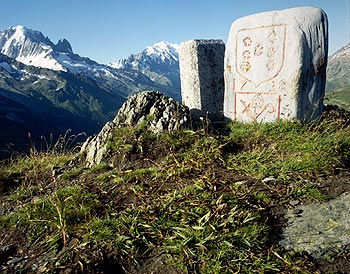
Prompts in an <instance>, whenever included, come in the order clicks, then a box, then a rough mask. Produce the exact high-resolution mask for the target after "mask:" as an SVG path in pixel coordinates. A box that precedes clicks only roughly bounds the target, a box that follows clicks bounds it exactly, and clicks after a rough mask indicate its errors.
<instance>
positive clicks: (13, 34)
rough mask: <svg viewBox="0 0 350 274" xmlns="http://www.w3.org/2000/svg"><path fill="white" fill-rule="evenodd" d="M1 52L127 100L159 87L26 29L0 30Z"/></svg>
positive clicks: (67, 45) (65, 44) (19, 27)
mask: <svg viewBox="0 0 350 274" xmlns="http://www.w3.org/2000/svg"><path fill="white" fill-rule="evenodd" d="M0 52H1V53H2V54H4V55H7V56H9V57H11V58H13V59H15V60H16V61H18V62H21V63H23V64H26V65H32V66H36V67H41V68H48V69H51V70H56V71H65V72H70V73H73V74H84V75H86V76H88V77H90V78H92V79H94V80H96V81H98V82H100V83H101V84H103V85H105V86H106V87H108V88H109V89H110V90H112V91H114V92H117V93H121V94H122V95H123V96H125V97H127V96H128V95H129V94H130V93H135V92H138V91H140V90H142V89H144V88H147V87H155V86H157V83H154V82H153V81H152V80H150V79H149V78H148V77H147V76H145V75H144V74H142V73H139V72H138V71H126V70H122V69H115V68H112V67H110V66H106V65H103V64H99V63H97V62H95V61H93V60H91V59H89V58H87V57H81V56H79V55H78V54H75V53H74V52H73V50H72V47H71V45H70V43H69V42H68V41H67V40H65V39H61V40H59V41H58V43H57V44H54V43H53V42H51V41H50V40H49V38H47V37H44V35H43V34H42V33H41V32H40V31H35V30H31V29H28V28H25V27H23V26H16V27H10V28H9V29H6V30H2V31H0ZM116 87H118V89H116Z"/></svg>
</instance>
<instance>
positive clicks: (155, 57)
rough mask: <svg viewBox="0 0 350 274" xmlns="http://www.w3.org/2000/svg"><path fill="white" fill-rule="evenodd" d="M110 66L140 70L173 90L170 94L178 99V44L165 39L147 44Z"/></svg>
mask: <svg viewBox="0 0 350 274" xmlns="http://www.w3.org/2000/svg"><path fill="white" fill-rule="evenodd" d="M109 66H110V67H113V68H117V69H122V70H127V71H132V70H136V71H140V72H142V73H143V74H145V75H147V76H148V77H149V78H150V79H151V80H152V81H155V82H157V83H160V84H161V85H162V86H165V87H168V89H169V90H173V94H172V96H173V97H175V99H178V100H180V92H179V91H180V70H179V45H177V44H171V43H168V42H165V41H162V42H159V43H155V44H154V45H153V46H148V47H147V48H146V49H145V50H143V51H142V52H140V53H137V54H132V55H130V56H129V57H128V58H126V59H122V60H119V61H116V62H113V63H110V64H109Z"/></svg>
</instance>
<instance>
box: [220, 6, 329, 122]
mask: <svg viewBox="0 0 350 274" xmlns="http://www.w3.org/2000/svg"><path fill="white" fill-rule="evenodd" d="M327 55H328V22H327V16H326V14H325V12H324V11H322V10H321V9H318V8H312V7H303V8H292V9H287V10H281V11H271V12H264V13H259V14H254V15H251V16H247V17H243V18H241V19H238V20H236V21H235V22H233V24H232V26H231V30H230V34H229V37H228V41H227V46H226V53H225V101H224V114H225V116H226V117H228V118H231V119H237V120H239V121H244V122H251V121H258V122H270V121H276V120H279V119H283V120H290V119H298V120H302V121H309V120H311V119H314V118H317V117H318V116H319V115H320V114H321V113H322V106H323V96H324V90H325V82H326V65H327Z"/></svg>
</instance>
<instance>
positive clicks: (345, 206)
mask: <svg viewBox="0 0 350 274" xmlns="http://www.w3.org/2000/svg"><path fill="white" fill-rule="evenodd" d="M286 217H287V218H288V225H287V227H286V228H285V229H284V231H283V240H281V241H280V245H281V246H282V247H284V248H285V249H287V250H294V251H297V252H303V251H305V252H307V253H309V254H310V255H311V256H312V257H314V258H315V259H319V258H324V257H326V258H327V257H331V256H332V255H333V254H334V253H338V252H341V251H342V250H343V249H344V248H345V247H347V246H349V244H350V195H349V194H344V195H341V196H340V197H338V198H336V199H333V200H330V201H329V202H325V203H319V204H310V205H301V206H297V207H295V208H294V209H291V210H288V212H287V214H286Z"/></svg>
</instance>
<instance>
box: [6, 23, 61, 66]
mask: <svg viewBox="0 0 350 274" xmlns="http://www.w3.org/2000/svg"><path fill="white" fill-rule="evenodd" d="M54 48H55V45H54V44H53V43H52V42H51V41H50V39H49V38H47V37H45V36H44V35H43V34H42V33H41V32H40V31H35V30H31V29H28V28H26V27H24V26H21V25H19V26H15V27H10V28H8V29H6V30H2V31H0V52H1V53H2V54H5V55H7V56H9V57H11V58H13V59H15V60H17V61H19V62H21V63H24V64H26V65H33V66H37V67H42V68H49V69H53V70H64V71H65V70H66V69H65V68H64V67H63V66H62V65H61V64H59V62H58V61H57V60H56V59H55V58H54V57H53V56H52V53H53V51H54Z"/></svg>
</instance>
